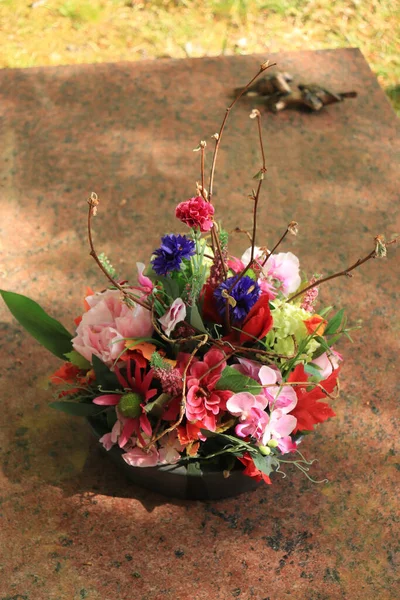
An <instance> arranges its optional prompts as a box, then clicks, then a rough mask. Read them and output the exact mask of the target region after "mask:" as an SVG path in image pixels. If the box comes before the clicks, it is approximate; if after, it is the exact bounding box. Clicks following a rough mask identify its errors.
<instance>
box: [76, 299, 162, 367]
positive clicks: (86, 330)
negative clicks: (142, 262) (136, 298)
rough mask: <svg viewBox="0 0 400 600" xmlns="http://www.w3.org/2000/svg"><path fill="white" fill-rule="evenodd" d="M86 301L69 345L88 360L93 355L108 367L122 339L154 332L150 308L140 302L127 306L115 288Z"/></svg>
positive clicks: (149, 334)
mask: <svg viewBox="0 0 400 600" xmlns="http://www.w3.org/2000/svg"><path fill="white" fill-rule="evenodd" d="M86 302H87V304H88V306H89V310H88V311H87V312H85V313H84V314H83V315H82V320H81V322H80V323H79V325H78V328H77V330H76V336H75V337H74V338H73V340H72V344H73V347H74V349H75V350H76V351H77V352H79V354H82V356H84V357H85V358H86V359H87V360H88V361H90V362H91V361H92V355H93V354H94V355H95V356H97V357H98V358H99V359H100V360H101V361H103V363H105V364H106V365H107V366H109V367H111V366H112V364H113V363H114V361H115V360H116V359H117V358H118V357H119V356H120V354H121V352H122V351H123V350H124V348H125V341H124V339H123V338H138V337H150V336H151V335H152V333H153V325H152V322H151V314H150V311H148V310H146V309H145V308H143V307H142V306H139V304H135V306H134V307H133V308H128V306H127V305H126V304H125V303H124V302H123V301H122V298H121V293H120V292H119V291H118V290H106V291H105V292H102V293H99V294H94V295H92V296H87V298H86Z"/></svg>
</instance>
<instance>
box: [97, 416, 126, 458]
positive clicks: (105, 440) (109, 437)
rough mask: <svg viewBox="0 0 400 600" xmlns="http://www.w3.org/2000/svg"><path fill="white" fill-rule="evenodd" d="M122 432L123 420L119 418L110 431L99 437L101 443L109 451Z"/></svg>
mask: <svg viewBox="0 0 400 600" xmlns="http://www.w3.org/2000/svg"><path fill="white" fill-rule="evenodd" d="M120 434H121V421H120V420H119V419H117V420H116V421H115V423H114V426H113V428H112V430H111V432H110V433H105V434H104V435H103V437H101V438H100V439H99V442H100V444H103V446H104V448H105V449H106V450H107V451H108V450H111V448H112V447H113V446H114V445H115V444H116V443H117V442H118V436H119V435H120Z"/></svg>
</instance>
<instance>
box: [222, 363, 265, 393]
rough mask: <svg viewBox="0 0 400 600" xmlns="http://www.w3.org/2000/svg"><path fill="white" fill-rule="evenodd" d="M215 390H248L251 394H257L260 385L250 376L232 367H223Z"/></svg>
mask: <svg viewBox="0 0 400 600" xmlns="http://www.w3.org/2000/svg"><path fill="white" fill-rule="evenodd" d="M215 387H216V389H217V390H230V391H231V392H235V393H236V394H237V393H238V392H250V393H251V394H259V393H260V392H261V385H260V384H259V383H257V381H255V380H254V379H252V378H251V377H247V376H246V375H242V373H240V372H239V371H237V370H236V369H234V368H233V367H229V366H227V367H225V369H224V370H223V371H222V373H221V377H220V378H219V380H218V382H217V385H216V386H215Z"/></svg>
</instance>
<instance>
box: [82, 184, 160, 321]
mask: <svg viewBox="0 0 400 600" xmlns="http://www.w3.org/2000/svg"><path fill="white" fill-rule="evenodd" d="M88 204H89V212H88V221H87V230H88V238H89V246H90V256H92V257H93V258H94V260H95V261H96V263H97V264H98V266H99V267H100V269H101V270H102V271H103V273H104V275H105V276H106V277H107V279H109V281H110V282H111V283H112V284H113V286H114V287H116V288H117V289H118V290H119V291H120V292H122V293H123V295H124V296H125V298H128V299H129V300H130V301H132V302H135V303H136V304H139V305H140V306H142V307H143V308H145V309H146V310H151V309H150V306H148V305H147V304H145V303H144V302H142V301H141V300H138V299H137V298H136V296H134V295H133V294H130V293H129V292H127V291H126V290H125V289H124V288H123V287H122V286H121V285H120V284H119V283H118V282H117V281H115V279H113V278H112V277H111V275H110V274H109V273H107V271H106V269H105V268H104V267H103V265H102V264H101V261H100V259H99V257H98V255H97V253H96V250H95V249H94V245H93V238H92V216H96V213H97V206H98V204H99V201H98V199H97V194H95V193H94V192H92V194H91V196H90V198H89V199H88Z"/></svg>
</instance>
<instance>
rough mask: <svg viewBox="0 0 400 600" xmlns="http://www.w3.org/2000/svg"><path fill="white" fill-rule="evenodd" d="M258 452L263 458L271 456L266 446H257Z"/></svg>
mask: <svg viewBox="0 0 400 600" xmlns="http://www.w3.org/2000/svg"><path fill="white" fill-rule="evenodd" d="M258 449H259V451H260V452H261V454H262V455H263V456H268V455H269V454H271V449H270V448H268V446H258Z"/></svg>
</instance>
